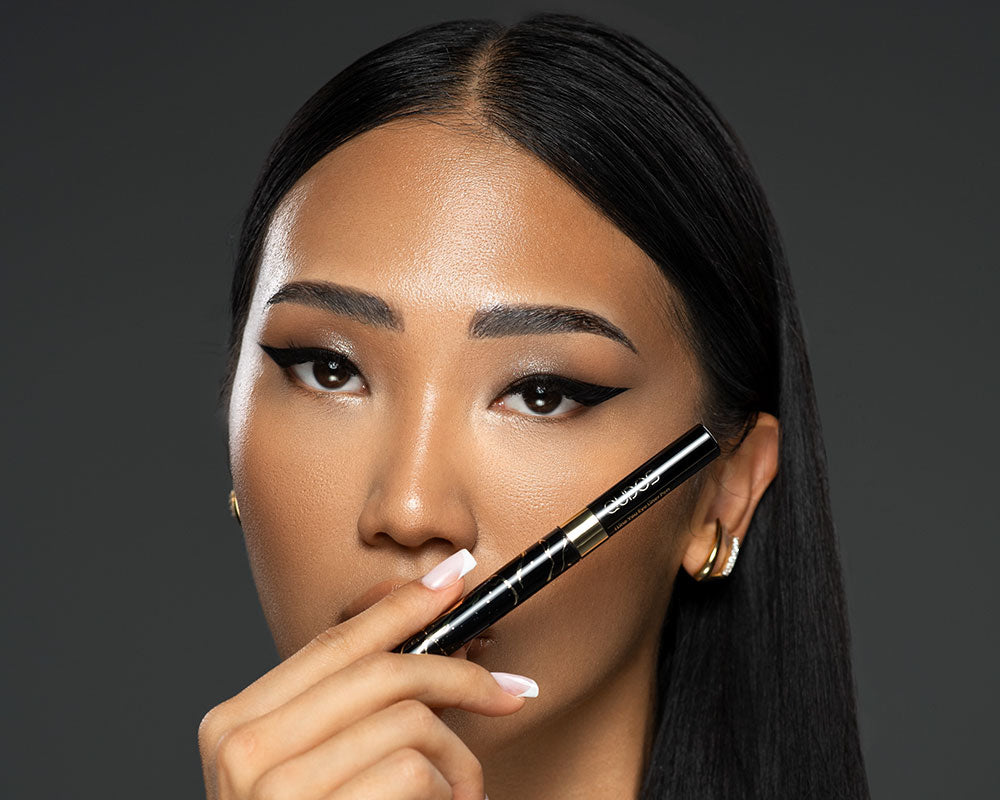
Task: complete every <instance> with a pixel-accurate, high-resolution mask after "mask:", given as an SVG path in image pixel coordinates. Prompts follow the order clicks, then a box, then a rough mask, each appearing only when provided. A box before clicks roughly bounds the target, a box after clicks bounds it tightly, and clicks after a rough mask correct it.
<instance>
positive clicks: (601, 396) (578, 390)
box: [260, 343, 628, 420]
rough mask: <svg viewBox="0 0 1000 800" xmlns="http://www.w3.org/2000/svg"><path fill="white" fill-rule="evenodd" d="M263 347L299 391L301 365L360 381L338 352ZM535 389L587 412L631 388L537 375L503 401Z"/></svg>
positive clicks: (557, 417) (514, 386)
mask: <svg viewBox="0 0 1000 800" xmlns="http://www.w3.org/2000/svg"><path fill="white" fill-rule="evenodd" d="M260 347H261V349H263V350H264V352H265V353H267V354H268V355H269V356H270V357H271V359H272V360H273V361H274V362H275V363H276V364H277V365H278V366H279V367H281V368H282V370H283V371H284V372H285V375H286V376H287V377H288V379H289V380H290V381H292V382H293V383H294V384H295V385H296V386H298V387H300V388H301V383H300V381H297V380H296V379H295V378H294V377H293V375H292V374H291V373H292V372H293V370H292V367H294V366H297V365H299V364H309V363H312V362H314V361H336V362H337V363H338V364H340V365H343V366H344V367H346V369H347V371H348V372H350V373H351V375H352V376H357V377H361V371H360V370H359V369H358V368H357V367H356V366H355V365H354V362H352V361H351V360H350V359H349V358H348V357H347V356H345V355H344V354H342V353H338V352H337V351H335V350H326V349H324V348H321V347H269V346H268V345H266V344H263V343H260ZM536 388H543V390H544V391H546V392H557V393H558V394H560V395H562V396H563V397H564V398H569V399H570V400H573V401H575V402H577V403H580V404H581V405H582V406H583V407H585V408H586V407H589V406H596V405H599V404H600V403H603V402H604V401H605V400H610V399H611V398H612V397H614V396H615V395H616V394H620V393H621V392H624V391H626V390H627V389H628V387H620V386H601V385H599V384H595V383H585V382H584V381H576V380H573V379H572V378H564V377H562V376H560V375H552V374H549V373H538V374H535V375H528V376H526V377H524V378H521V379H519V380H518V381H517V382H516V383H512V384H511V385H510V386H508V387H507V388H506V389H504V391H503V394H501V395H500V397H501V398H504V397H506V396H507V395H511V394H520V395H522V396H523V395H524V394H525V393H526V392H528V391H529V390H531V389H536ZM304 391H307V392H308V393H309V394H310V395H313V396H317V395H323V394H341V392H337V391H329V392H325V391H322V390H318V389H311V388H307V389H304ZM526 399H527V398H525V400H526ZM559 405H562V403H561V402H560V404H559ZM557 408H558V406H557ZM515 413H519V414H520V415H521V416H528V417H531V418H533V419H545V420H564V419H567V418H569V417H575V416H577V414H578V413H581V412H580V411H579V409H576V410H574V411H569V412H565V413H562V414H523V413H521V412H515Z"/></svg>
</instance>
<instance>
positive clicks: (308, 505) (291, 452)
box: [232, 403, 362, 657]
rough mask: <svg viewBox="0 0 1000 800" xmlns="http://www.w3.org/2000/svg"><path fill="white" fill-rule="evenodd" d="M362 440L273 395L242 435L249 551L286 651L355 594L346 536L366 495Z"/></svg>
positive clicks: (238, 453) (239, 469)
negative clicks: (310, 418)
mask: <svg viewBox="0 0 1000 800" xmlns="http://www.w3.org/2000/svg"><path fill="white" fill-rule="evenodd" d="M358 446H360V445H356V444H355V443H352V442H351V441H350V440H347V441H345V439H344V436H343V434H342V432H341V431H340V430H339V429H338V428H337V426H335V425H329V426H316V425H315V424H314V423H309V424H307V423H306V422H305V421H303V420H296V419H295V418H294V417H291V416H290V415H289V413H288V408H287V406H286V407H282V408H280V409H279V407H278V406H277V404H272V405H270V406H269V405H268V404H267V403H258V404H257V406H256V407H255V408H254V412H253V414H252V415H251V416H250V417H249V418H247V419H246V420H245V421H244V424H243V425H242V426H241V435H240V437H239V439H238V441H237V442H236V443H235V444H234V447H233V451H232V459H233V472H234V482H235V483H237V484H238V485H237V486H236V490H237V492H238V494H239V496H240V498H241V501H240V510H241V517H242V519H243V532H244V536H245V539H246V546H247V555H248V558H249V562H250V567H251V570H252V572H253V577H254V582H255V584H256V586H257V592H258V595H259V597H260V602H261V607H262V609H263V611H264V615H265V617H266V619H267V622H268V625H269V627H270V629H271V633H272V635H273V637H274V640H275V644H276V647H277V649H278V651H279V653H280V654H281V655H282V657H285V656H287V655H290V654H291V653H293V652H295V650H297V649H299V648H300V647H301V646H302V645H304V644H305V643H306V642H308V641H309V640H310V639H311V638H312V637H313V636H315V635H316V633H318V632H319V631H321V630H323V629H325V628H326V627H328V626H329V625H331V624H333V622H334V617H335V615H336V612H337V610H338V608H339V607H340V606H339V605H338V603H341V602H342V598H344V597H348V596H351V592H352V588H353V587H354V583H353V582H352V581H351V580H350V578H351V575H350V569H349V568H348V563H347V562H348V561H349V559H347V558H345V552H344V546H345V543H346V540H347V539H348V538H350V537H349V534H348V531H349V528H350V523H352V522H354V520H355V518H356V509H357V508H358V504H359V499H358V497H357V493H358V491H359V490H360V481H359V479H358V477H357V476H358V470H359V469H360V468H362V465H361V463H360V461H359V456H358V453H359V452H361V451H359V450H358V449H357V447H358ZM244 497H245V498H246V501H244V500H243V499H242V498H244ZM354 538H356V537H354ZM352 541H353V540H352ZM353 591H355V592H356V591H357V589H356V588H353Z"/></svg>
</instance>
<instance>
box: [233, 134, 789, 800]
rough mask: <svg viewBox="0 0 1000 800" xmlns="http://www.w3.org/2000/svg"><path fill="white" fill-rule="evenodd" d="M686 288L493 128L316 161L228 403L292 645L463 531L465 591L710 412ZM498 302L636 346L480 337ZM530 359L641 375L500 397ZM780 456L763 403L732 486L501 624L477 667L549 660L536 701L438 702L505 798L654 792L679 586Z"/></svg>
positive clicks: (270, 260) (576, 369) (280, 621)
mask: <svg viewBox="0 0 1000 800" xmlns="http://www.w3.org/2000/svg"><path fill="white" fill-rule="evenodd" d="M291 281H329V282H335V283H337V284H341V285H346V286H349V287H353V288H355V289H358V290H361V291H364V292H367V293H371V294H375V295H378V296H380V297H382V298H384V299H385V301H386V302H387V303H388V304H389V305H390V306H391V307H392V308H393V309H394V310H395V312H396V313H397V314H398V315H399V316H400V317H401V318H402V330H389V329H386V328H383V327H375V326H371V325H366V324H363V323H362V322H359V321H357V320H354V319H349V318H347V317H344V316H340V315H337V314H334V313H331V312H330V311H328V310H323V309H320V308H316V307H309V306H307V305H303V304H299V303H294V302H281V303H274V304H270V305H268V304H267V300H268V299H269V298H270V297H271V296H272V295H274V294H275V293H276V292H277V291H278V290H279V289H280V288H281V287H282V286H284V285H285V284H287V283H289V282H291ZM670 291H671V289H670V287H669V285H668V284H667V282H666V280H665V278H664V277H663V276H662V274H661V273H660V271H659V269H658V268H657V267H656V266H655V265H654V264H653V263H652V262H651V260H650V259H649V258H648V257H647V256H646V255H645V254H644V253H643V252H642V251H641V250H640V249H639V248H638V247H637V246H636V245H635V244H634V243H633V242H632V241H631V240H630V239H628V238H627V237H626V236H625V235H624V234H623V233H622V232H621V231H620V230H619V229H618V228H616V227H615V226H614V225H613V224H612V223H611V222H610V221H608V220H607V219H606V218H605V217H603V216H602V215H601V214H600V213H599V212H598V211H597V210H596V209H595V208H594V207H593V206H591V205H590V204H589V202H588V201H586V200H585V199H584V198H583V197H581V196H580V195H579V194H577V193H576V192H575V190H574V189H572V188H571V187H570V186H569V185H568V184H567V183H566V182H564V181H563V180H562V179H561V178H559V177H558V176H557V175H556V174H555V173H553V172H552V171H551V170H549V169H548V168H547V167H546V166H545V165H543V164H542V163H541V162H540V161H538V160H537V159H536V158H534V157H532V156H531V155H530V154H527V153H525V152H523V151H520V150H517V149H515V148H513V147H511V146H510V145H508V144H507V143H505V142H503V141H501V140H499V139H497V138H495V137H490V136H486V135H483V134H482V133H480V132H472V131H471V130H469V129H459V127H458V126H457V125H455V124H454V123H449V124H448V125H444V124H439V123H437V124H436V123H432V122H428V121H419V120H416V121H415V120H409V121H403V122H394V123H390V124H388V125H385V126H382V127H380V128H377V129H375V130H373V131H369V132H367V133H365V134H362V135H361V136H358V137H356V138H355V139H353V140H351V141H349V142H347V143H346V144H344V145H342V146H341V147H339V148H338V149H336V150H335V151H333V152H332V153H330V154H329V155H327V156H326V157H325V158H324V159H323V160H321V161H320V162H319V163H318V164H316V165H315V166H314V167H313V168H312V169H311V170H310V171H309V172H308V173H307V174H306V175H305V176H304V177H303V178H302V179H301V180H300V181H299V182H298V183H297V184H296V186H295V187H294V188H293V190H292V192H291V193H290V194H289V195H288V196H287V197H286V198H285V201H284V202H283V203H282V205H281V207H280V208H279V213H277V214H276V216H275V219H274V222H273V224H272V226H271V228H270V231H269V235H268V239H267V242H266V247H265V252H264V257H263V261H262V264H261V268H260V273H259V276H258V281H257V284H256V287H255V291H254V295H253V300H252V304H251V307H250V312H249V318H248V322H247V325H246V329H245V333H244V337H243V340H242V349H241V354H240V359H239V364H238V368H237V373H236V377H235V383H234V387H233V393H232V401H231V405H230V417H229V425H230V454H231V465H232V472H233V478H234V486H235V489H236V493H237V496H238V498H239V503H240V512H241V517H242V521H243V522H242V524H243V529H244V532H245V535H246V539H247V547H248V552H249V557H250V563H251V566H252V569H253V574H254V579H255V581H256V584H257V588H258V591H259V595H260V599H261V603H262V606H263V609H264V612H265V615H266V617H267V620H268V623H269V625H270V628H271V631H272V634H273V636H274V639H275V642H276V645H277V648H278V651H279V653H280V654H281V656H282V658H285V657H287V656H289V655H291V654H292V653H293V652H295V651H296V650H298V649H299V648H300V647H302V646H303V645H305V644H306V643H307V642H308V641H309V640H310V639H311V638H312V637H314V636H315V635H316V634H317V633H319V632H320V631H322V630H323V629H324V628H327V627H329V626H331V625H334V624H337V623H339V622H341V621H342V620H343V619H344V618H345V610H346V607H347V605H348V603H350V602H351V601H352V600H354V599H355V598H356V597H357V596H358V595H360V594H361V593H362V592H364V591H365V590H367V589H368V588H369V587H371V586H372V585H373V584H376V583H378V582H379V581H383V580H385V579H386V578H391V577H395V576H399V577H400V578H402V579H409V578H413V577H416V576H419V575H422V574H423V573H425V572H426V571H427V570H429V569H430V568H431V567H432V566H434V565H435V564H436V563H437V562H439V561H441V560H442V559H443V558H445V557H446V556H447V555H449V554H450V553H452V552H454V551H456V550H458V549H460V548H462V547H465V548H468V549H469V551H470V552H472V553H473V554H474V555H475V557H476V559H477V561H478V566H477V567H476V568H475V569H474V570H473V571H472V572H471V573H469V575H468V576H467V577H466V586H467V587H469V588H471V587H472V586H474V585H475V584H476V583H478V582H479V581H480V580H482V579H483V578H484V577H485V576H487V575H489V574H490V573H491V572H493V571H494V570H495V569H496V568H497V567H499V566H500V565H502V564H503V563H505V562H506V561H507V560H508V559H509V558H510V557H511V556H513V555H515V554H516V553H518V552H519V551H521V550H523V549H524V548H525V547H527V546H528V545H530V544H532V543H534V542H535V541H536V540H537V539H538V538H540V537H541V536H542V535H544V534H545V533H547V532H548V531H550V530H552V528H553V527H554V526H555V525H557V524H559V523H561V522H563V521H564V520H565V519H566V518H567V517H568V516H569V515H570V514H572V513H575V512H576V511H578V510H579V508H580V506H581V504H582V503H584V502H587V501H588V500H590V499H592V498H593V497H595V496H597V495H598V494H599V493H600V492H602V491H603V490H604V489H606V488H607V487H608V486H609V485H611V484H612V483H614V482H615V481H616V480H618V479H619V478H620V477H621V476H622V475H624V474H626V473H627V472H628V471H630V470H631V469H633V468H634V467H635V466H636V465H637V464H639V463H641V462H642V461H644V460H645V459H646V458H648V457H649V456H650V455H652V454H653V453H655V452H656V451H657V450H659V449H660V448H662V447H663V446H664V445H666V444H667V443H668V442H670V441H671V440H673V439H674V438H675V437H676V436H678V435H679V434H681V433H682V432H684V431H685V430H687V429H688V428H689V427H690V426H691V425H693V424H694V423H696V422H700V421H702V420H701V419H700V417H699V416H698V413H697V406H696V404H697V400H698V398H699V394H700V392H701V391H702V378H701V375H700V372H699V369H698V366H697V364H696V363H695V362H694V361H693V357H692V355H691V353H690V352H689V351H688V350H687V348H686V347H685V346H684V343H683V340H682V339H681V337H680V336H679V334H678V333H677V332H676V331H675V329H674V327H673V323H672V319H671V316H670V314H669V312H668V311H667V304H666V298H667V297H668V293H669V292H670ZM501 303H503V304H511V305H513V304H545V305H553V306H563V307H566V306H571V307H576V308H581V309H586V310H589V311H591V312H593V313H596V314H599V315H601V316H603V317H605V318H606V319H607V320H609V321H610V322H611V323H613V324H614V325H615V326H617V327H618V328H619V329H621V331H623V332H624V333H625V334H626V335H627V336H628V338H629V339H630V340H631V341H632V342H633V343H634V344H635V347H636V349H637V351H638V352H637V353H636V352H633V351H632V350H630V349H629V348H628V347H626V346H624V345H623V344H622V343H620V342H618V341H614V340H612V339H611V338H607V337H605V336H601V335H597V334H594V333H587V332H572V333H565V332H561V333H544V334H533V335H516V336H506V337H500V338H470V337H469V335H468V330H469V324H470V319H471V318H472V317H473V315H474V314H475V312H476V311H477V310H480V309H483V308H487V307H489V306H492V305H495V304H501ZM261 344H263V345H266V346H268V347H272V348H286V347H291V346H299V347H310V348H326V349H330V350H335V351H339V352H341V353H343V354H344V355H345V356H347V358H349V359H350V362H351V365H352V366H353V367H355V368H357V370H358V371H359V372H360V377H350V376H349V375H348V373H342V376H343V380H341V381H340V383H339V384H338V383H337V382H336V381H334V382H332V383H330V384H329V385H330V386H338V385H339V386H340V387H341V388H332V389H331V388H320V385H318V384H317V383H316V381H315V379H312V380H310V375H312V374H313V370H312V367H313V364H306V365H300V366H299V367H296V368H289V369H288V370H287V371H283V370H282V368H281V367H280V366H279V365H278V364H277V363H275V361H274V360H272V358H271V357H270V356H269V355H268V354H267V353H266V352H265V350H264V349H262V347H261ZM320 366H321V365H320ZM534 373H552V374H555V375H560V376H563V377H566V378H571V379H574V380H577V381H582V382H586V383H591V384H597V385H599V386H603V387H619V388H624V389H625V390H624V391H620V392H618V393H616V394H614V395H613V396H612V397H610V398H609V399H606V400H604V401H603V402H599V403H597V404H596V405H591V406H581V405H578V404H577V403H574V402H573V401H572V400H569V399H564V400H562V401H561V402H560V400H561V398H559V397H556V398H555V401H554V402H553V403H552V407H553V408H555V411H554V413H553V414H551V415H545V414H541V413H538V412H533V411H532V410H531V408H530V404H528V405H526V403H525V399H524V396H523V395H522V396H515V395H511V394H506V395H505V392H506V391H507V389H508V387H509V386H510V385H511V384H513V383H516V382H517V381H518V379H520V378H521V377H523V376H525V375H529V374H534ZM327 374H330V373H327ZM556 403H558V408H556V407H555V404H556ZM776 453H777V427H776V422H775V420H774V418H773V417H769V416H768V415H762V417H761V421H760V422H758V425H757V428H756V429H755V431H754V433H753V434H752V435H751V436H750V437H749V438H748V439H747V441H746V442H745V443H744V448H741V455H740V456H739V457H738V458H733V459H729V460H727V459H724V458H722V457H720V458H719V459H717V462H716V464H715V465H713V467H710V468H707V469H706V470H705V473H706V477H707V475H708V473H710V472H711V473H712V475H713V476H715V477H716V480H711V479H707V480H706V481H705V482H704V489H703V490H701V494H695V492H696V491H697V488H698V486H700V485H701V484H698V485H697V486H696V482H695V481H691V482H689V483H688V484H685V485H684V486H682V487H681V488H680V489H679V490H678V491H677V492H676V493H675V494H673V495H671V496H670V497H667V498H665V499H664V500H663V501H661V502H660V503H658V504H657V505H656V506H655V507H654V508H652V509H650V510H649V511H648V512H646V513H645V514H644V515H643V516H642V517H641V518H639V519H638V520H636V521H635V522H633V523H632V524H631V525H630V526H629V529H628V530H627V531H625V532H623V534H622V535H620V536H617V537H613V538H612V539H611V540H610V541H609V542H607V543H606V544H605V545H603V546H602V547H601V548H600V549H599V550H597V551H595V553H594V554H593V555H591V556H590V557H589V558H587V559H586V560H585V561H584V562H582V563H580V564H579V565H577V566H576V567H575V568H574V569H573V570H572V571H571V572H570V573H568V574H566V575H565V576H563V577H562V578H560V580H559V581H558V582H557V583H555V584H553V585H551V586H548V587H546V588H545V590H543V591H542V592H540V593H539V594H538V595H537V596H535V597H534V598H532V599H531V600H530V601H529V602H528V603H526V604H525V605H524V606H522V607H520V608H518V609H516V610H515V611H514V612H512V613H511V614H510V615H508V616H507V617H506V618H505V619H504V620H502V621H501V622H500V623H499V624H498V625H497V626H496V641H495V643H494V644H493V646H490V647H487V648H485V649H484V650H483V651H482V652H481V653H479V655H478V656H475V660H476V661H477V662H478V663H480V664H481V665H483V666H484V667H486V668H487V669H489V670H502V671H506V672H512V673H518V674H521V675H526V676H529V677H530V678H532V679H534V680H535V681H536V682H537V684H538V686H539V687H540V694H539V697H538V698H535V699H533V700H531V701H530V702H529V703H528V705H527V706H526V707H525V708H523V709H521V710H520V711H518V712H517V713H515V714H512V715H510V716H505V717H496V718H489V717H484V716H481V715H478V714H473V713H469V712H464V711H459V710H456V709H446V710H444V711H443V712H441V718H442V719H443V720H445V721H446V722H447V723H448V725H449V726H450V727H451V728H452V729H453V730H454V731H455V732H456V733H458V735H459V736H460V737H461V738H462V739H463V740H464V741H465V742H466V744H467V745H468V746H469V748H470V749H471V750H472V752H473V753H474V754H475V755H476V757H477V758H479V759H480V761H481V762H482V764H483V767H484V771H485V776H486V786H487V790H488V791H489V794H490V795H491V797H494V799H495V800H496V798H503V797H520V798H528V797H535V796H543V795H544V788H545V787H549V788H550V791H551V787H553V786H558V787H559V794H558V796H560V797H612V796H614V797H626V796H629V787H632V788H631V791H632V794H634V793H635V792H636V791H637V789H638V785H639V781H640V779H641V767H642V763H643V758H644V754H645V751H646V748H647V747H648V745H649V743H650V741H649V736H650V730H649V727H648V726H649V723H650V722H651V713H652V690H653V685H654V680H655V673H654V655H655V650H656V644H657V638H658V635H659V630H660V626H661V623H662V620H663V617H664V614H665V612H666V606H667V602H668V599H669V596H670V592H671V587H672V583H673V576H674V575H675V574H676V573H677V571H678V569H680V568H682V567H683V568H684V569H687V570H688V571H690V572H694V571H696V570H697V569H698V568H699V567H700V566H701V563H702V562H703V561H704V559H705V558H706V557H707V555H708V553H709V551H710V549H711V546H712V539H713V537H714V531H715V526H714V520H715V517H716V516H722V518H723V521H724V522H726V524H727V526H728V527H729V528H730V530H731V531H732V532H733V535H736V536H742V535H743V534H744V533H745V531H746V527H747V525H748V524H749V520H750V517H751V515H752V513H753V509H754V508H755V506H756V503H757V501H758V500H759V498H760V495H761V494H762V493H763V491H764V489H765V488H766V486H767V484H768V483H769V481H770V480H771V478H772V477H773V475H774V470H775V469H776V460H777V456H776ZM727 461H728V463H723V462H727ZM715 467H717V468H715ZM723 484H725V487H728V488H723ZM736 568H737V569H739V565H737V567H736ZM600 753H603V754H604V755H603V757H598V756H597V754H600ZM536 793H537V795H536ZM548 796H550V797H551V796H553V795H551V794H549V795H548Z"/></svg>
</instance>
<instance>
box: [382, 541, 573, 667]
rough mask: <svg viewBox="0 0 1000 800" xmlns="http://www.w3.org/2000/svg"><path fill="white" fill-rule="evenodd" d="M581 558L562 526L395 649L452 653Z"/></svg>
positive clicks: (523, 552) (513, 559) (445, 654)
mask: <svg viewBox="0 0 1000 800" xmlns="http://www.w3.org/2000/svg"><path fill="white" fill-rule="evenodd" d="M579 560H580V554H579V552H577V550H576V549H575V548H574V547H573V545H572V544H571V543H570V541H569V539H568V538H567V537H566V532H565V531H563V529H562V528H556V529H555V530H554V531H552V532H551V533H550V534H548V535H547V536H546V537H545V538H543V539H539V540H538V541H537V542H535V544H533V545H532V546H531V547H529V548H528V549H527V550H524V551H522V552H521V553H520V554H519V555H517V556H515V557H514V558H512V559H511V560H510V561H508V562H507V563H506V564H504V565H503V566H502V567H501V568H500V569H499V570H497V571H496V572H495V573H494V574H493V575H491V576H490V577H489V578H487V579H486V580H485V581H484V582H483V583H482V584H481V585H479V586H477V587H476V588H475V589H474V590H473V591H471V592H469V594H467V595H466V596H465V597H463V598H462V599H461V601H459V603H458V605H456V606H455V607H454V608H453V609H451V610H450V611H446V612H445V613H444V614H442V615H441V616H439V617H438V618H437V619H435V620H434V622H432V623H431V624H430V625H428V626H427V627H426V628H424V629H423V630H422V631H420V632H419V633H417V634H414V635H413V636H411V637H410V638H409V639H407V640H406V641H405V642H404V643H403V644H401V645H399V646H398V647H396V648H394V650H393V652H397V653H431V654H435V655H442V656H447V655H451V654H452V653H454V652H455V651H456V650H458V648H460V647H461V646H462V645H463V644H465V643H466V642H467V641H469V640H470V639H472V638H474V637H475V636H477V635H478V634H480V633H482V632H483V631H484V630H486V629H487V628H488V627H489V626H490V625H492V624H493V622H495V621H496V620H497V619H499V618H500V617H502V616H503V615H504V614H506V613H507V612H508V611H510V610H511V609H513V608H515V607H516V606H518V605H520V604H521V603H523V602H524V601H525V600H526V599H527V598H529V597H531V595H533V594H534V593H535V592H537V591H538V590H539V589H541V588H542V587H543V586H545V585H546V584H548V583H549V582H550V581H552V580H553V579H554V578H555V577H556V576H557V575H559V574H561V573H562V572H564V571H565V570H567V569H569V568H570V567H571V566H573V564H575V563H576V562H577V561H579Z"/></svg>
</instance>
